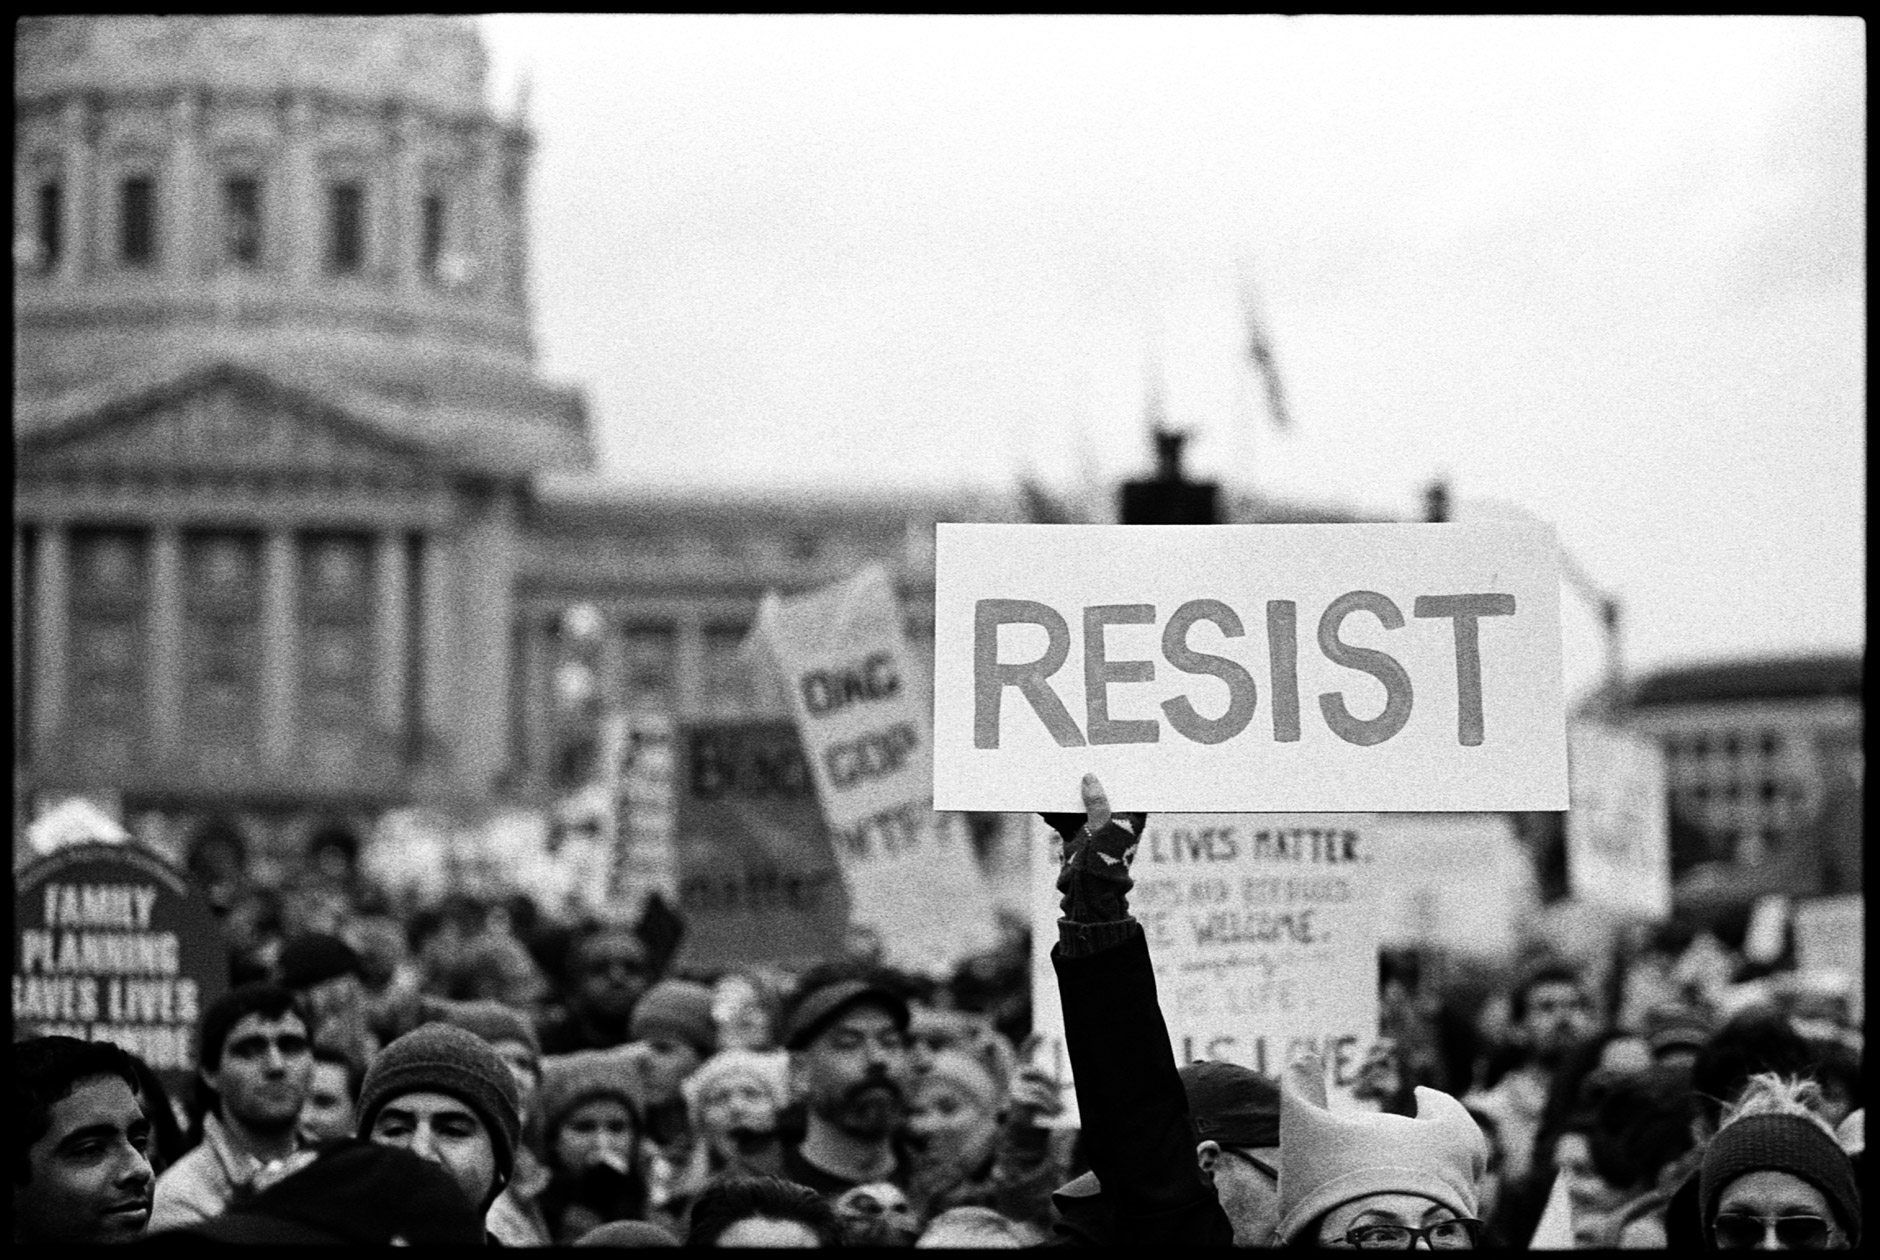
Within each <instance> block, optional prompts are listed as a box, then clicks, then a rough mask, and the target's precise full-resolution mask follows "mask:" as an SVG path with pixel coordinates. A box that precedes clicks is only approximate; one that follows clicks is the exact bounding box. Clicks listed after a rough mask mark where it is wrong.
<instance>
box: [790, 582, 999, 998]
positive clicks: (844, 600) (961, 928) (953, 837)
mask: <svg viewBox="0 0 1880 1260" xmlns="http://www.w3.org/2000/svg"><path fill="white" fill-rule="evenodd" d="M755 634H756V636H757V637H759V638H760V639H761V641H762V642H763V643H764V644H765V645H766V646H767V647H768V649H769V651H770V653H771V656H772V658H773V659H774V660H775V662H776V665H777V669H778V673H779V674H780V676H781V679H782V682H783V685H784V689H785V691H786V692H787V693H788V697H789V703H790V710H791V713H792V714H793V716H794V717H795V719H796V724H797V729H798V731H799V732H800V733H801V735H802V739H803V749H804V752H805V754H806V756H807V757H808V761H809V766H810V772H811V774H812V776H813V777H814V780H815V783H816V793H817V797H818V799H820V801H821V802H822V807H823V813H824V815H825V817H826V818H827V819H828V822H829V828H830V832H831V834H832V836H833V837H834V842H835V850H836V855H837V859H838V860H839V861H840V863H841V865H842V871H843V875H844V877H845V878H846V879H847V881H848V887H849V895H850V904H851V914H852V916H853V918H854V920H855V921H856V922H857V923H858V924H863V925H867V926H870V927H872V928H874V929H875V930H876V931H877V932H878V933H879V934H880V937H881V940H882V943H883V945H884V947H885V948H886V949H887V951H888V956H889V958H890V959H891V960H893V961H895V962H896V963H897V964H898V965H903V966H908V967H912V968H914V969H916V970H921V971H930V972H931V971H944V970H947V969H950V967H951V966H952V964H953V963H955V962H957V961H958V960H959V958H961V957H962V956H964V955H966V954H970V953H973V952H976V951H978V950H980V949H984V948H986V947H988V946H990V945H991V943H992V941H993V939H994V936H995V931H996V929H995V927H994V922H993V915H992V902H991V898H990V896H989V894H988V891H987V889H986V885H985V876H984V874H983V873H982V872H981V871H980V870H979V868H978V866H977V864H975V863H974V861H973V859H972V854H971V852H970V848H969V844H968V841H967V839H966V835H965V829H964V828H963V827H962V826H960V825H959V820H957V819H942V818H937V817H936V816H935V814H934V810H933V781H932V766H933V762H932V756H931V753H930V752H929V748H930V745H931V742H932V723H931V721H930V718H929V714H928V711H927V705H926V697H925V695H924V693H923V691H922V689H921V688H920V687H919V686H918V685H917V684H916V682H915V679H914V677H913V673H912V670H911V668H910V665H911V662H912V660H913V657H912V654H911V653H910V652H909V651H908V647H907V642H906V636H905V633H904V631H903V629H902V618H901V608H900V601H899V599H898V598H897V596H896V594H895V590H894V585H893V581H892V580H891V579H890V578H889V576H888V574H887V571H886V570H885V569H883V568H881V567H880V566H879V565H871V566H869V567H867V568H865V569H862V570H861V571H860V572H858V573H857V574H856V575H855V576H854V577H852V578H850V579H848V580H847V581H844V582H838V583H835V584H833V585H830V586H827V587H824V588H822V589H821V590H817V591H813V592H811V593H809V594H807V595H803V596H799V597H796V598H792V599H777V598H775V597H774V596H773V597H771V598H769V599H767V600H766V601H765V604H764V609H763V611H762V613H761V614H760V617H759V621H758V626H757V630H756V632H755Z"/></svg>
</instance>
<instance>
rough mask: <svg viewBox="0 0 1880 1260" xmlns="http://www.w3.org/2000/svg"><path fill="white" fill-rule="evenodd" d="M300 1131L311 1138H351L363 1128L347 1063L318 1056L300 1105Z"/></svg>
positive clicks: (311, 1139) (319, 1140) (308, 1138)
mask: <svg viewBox="0 0 1880 1260" xmlns="http://www.w3.org/2000/svg"><path fill="white" fill-rule="evenodd" d="M300 1131H301V1133H302V1134H303V1135H304V1136H305V1137H306V1139H307V1141H308V1142H310V1143H311V1142H324V1141H327V1140H328V1139H329V1138H347V1137H351V1136H352V1135H353V1134H355V1133H357V1132H358V1131H359V1116H358V1113H357V1110H356V1109H355V1108H354V1107H353V1100H352V1092H351V1091H350V1090H349V1089H348V1088H347V1082H346V1065H345V1064H344V1063H332V1062H329V1061H327V1060H325V1059H316V1060H314V1064H313V1073H312V1075H311V1077H309V1080H308V1085H307V1103H306V1105H305V1106H304V1107H302V1108H301V1109H300Z"/></svg>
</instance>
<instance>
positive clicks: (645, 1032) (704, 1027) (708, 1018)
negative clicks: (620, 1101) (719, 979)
mask: <svg viewBox="0 0 1880 1260" xmlns="http://www.w3.org/2000/svg"><path fill="white" fill-rule="evenodd" d="M627 1035H628V1036H629V1037H631V1038H632V1039H633V1040H634V1041H644V1040H645V1039H646V1038H648V1037H658V1036H666V1037H672V1038H674V1039H676V1040H679V1041H683V1042H685V1043H686V1044H687V1045H689V1046H691V1047H692V1048H693V1049H694V1050H696V1051H698V1052H699V1057H701V1058H703V1057H704V1056H706V1055H708V1054H710V1053H711V1052H712V1051H713V1050H716V1049H717V1048H718V1025H717V1023H716V1022H714V1021H713V1019H712V991H711V989H709V988H708V987H706V986H705V985H702V984H693V983H692V982H691V981H689V980H661V981H660V982H659V983H658V984H656V985H654V986H653V987H652V988H650V989H648V990H647V991H646V993H645V994H644V995H643V996H642V997H641V998H640V1000H639V1001H638V1002H636V1003H635V1004H634V1007H633V1018H632V1020H631V1021H629V1023H628V1024H627Z"/></svg>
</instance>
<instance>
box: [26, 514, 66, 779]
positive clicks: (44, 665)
mask: <svg viewBox="0 0 1880 1260" xmlns="http://www.w3.org/2000/svg"><path fill="white" fill-rule="evenodd" d="M33 544H34V545H33V681H32V687H33V696H34V701H33V753H34V757H35V759H43V758H44V757H46V756H47V754H48V751H49V750H50V749H51V747H52V745H53V741H54V739H55V738H56V736H57V735H58V732H59V728H60V727H61V726H62V725H64V719H65V648H66V635H67V631H68V616H69V611H70V610H69V608H68V604H67V600H68V597H69V589H68V588H69V582H68V577H69V575H68V573H67V564H68V560H69V550H68V549H69V547H70V543H69V540H68V539H67V538H66V533H65V526H64V525H62V524H60V523H58V522H50V521H49V522H42V523H41V524H40V525H39V527H38V529H37V530H36V531H35V536H34V540H33Z"/></svg>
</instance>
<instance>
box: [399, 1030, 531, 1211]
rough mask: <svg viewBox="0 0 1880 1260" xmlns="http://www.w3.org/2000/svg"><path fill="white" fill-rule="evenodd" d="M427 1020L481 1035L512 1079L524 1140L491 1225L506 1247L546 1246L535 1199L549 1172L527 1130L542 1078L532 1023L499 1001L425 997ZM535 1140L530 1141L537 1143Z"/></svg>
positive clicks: (494, 1205) (517, 1148)
mask: <svg viewBox="0 0 1880 1260" xmlns="http://www.w3.org/2000/svg"><path fill="white" fill-rule="evenodd" d="M423 1011H424V1015H425V1017H426V1019H427V1020H436V1021H438V1022H440V1023H446V1024H452V1025H454V1026H456V1027H458V1028H461V1029H463V1030H464V1031H465V1032H468V1033H472V1034H474V1035H476V1036H478V1037H481V1038H482V1039H483V1041H484V1042H485V1043H486V1044H488V1046H489V1047H490V1049H492V1050H494V1051H495V1052H496V1054H497V1056H498V1057H499V1058H501V1059H502V1061H503V1063H504V1065H505V1066H507V1067H508V1068H509V1074H510V1075H511V1076H512V1077H514V1078H515V1082H516V1094H517V1103H516V1114H517V1116H518V1118H519V1119H520V1121H521V1131H522V1133H523V1134H524V1135H525V1140H523V1141H521V1142H518V1143H517V1144H516V1151H515V1167H514V1168H513V1169H512V1170H511V1173H510V1177H509V1182H508V1184H507V1185H505V1186H504V1187H503V1191H502V1193H501V1194H499V1195H497V1196H496V1202H495V1203H494V1204H492V1205H491V1206H490V1212H489V1221H488V1223H489V1230H490V1233H491V1235H493V1236H494V1237H495V1238H496V1240H497V1241H498V1242H500V1243H502V1244H503V1245H504V1246H506V1247H546V1246H548V1245H549V1243H550V1241H551V1240H552V1238H553V1234H552V1231H551V1230H550V1229H549V1226H548V1221H547V1218H546V1217H544V1215H543V1214H542V1209H541V1205H540V1203H539V1199H540V1196H541V1194H542V1191H544V1190H546V1189H547V1188H548V1183H549V1179H550V1174H549V1171H548V1168H547V1167H546V1165H544V1164H543V1163H542V1161H541V1160H540V1159H539V1158H538V1157H537V1156H536V1154H535V1151H534V1150H532V1149H531V1145H532V1144H531V1142H530V1141H529V1140H528V1139H527V1135H528V1134H529V1132H530V1131H531V1130H532V1129H538V1130H539V1127H540V1126H539V1116H538V1114H537V1113H538V1112H539V1109H540V1104H539V1093H540V1089H541V1083H542V1056H541V1048H540V1045H539V1043H538V1042H537V1040H536V1033H535V1025H534V1023H533V1022H531V1021H530V1020H529V1019H528V1018H527V1017H526V1016H524V1015H523V1014H522V1013H521V1012H520V1011H516V1010H512V1009H511V1008H509V1007H507V1006H504V1005H503V1004H502V1003H500V1002H490V1001H483V1002H451V1001H446V1000H444V999H442V998H426V999H425V1000H424V1004H423ZM539 1144H540V1143H539V1141H537V1142H535V1143H534V1145H538V1146H539Z"/></svg>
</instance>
